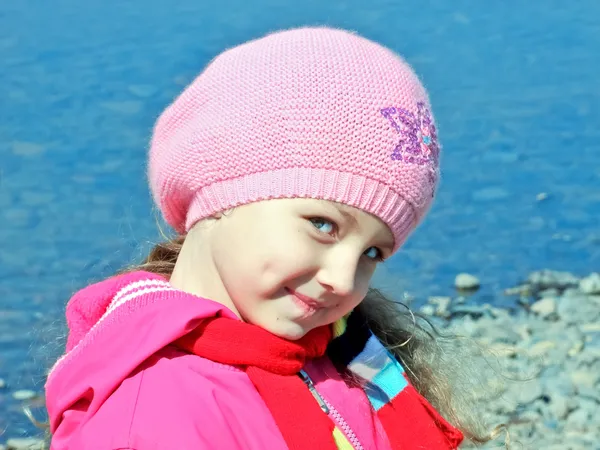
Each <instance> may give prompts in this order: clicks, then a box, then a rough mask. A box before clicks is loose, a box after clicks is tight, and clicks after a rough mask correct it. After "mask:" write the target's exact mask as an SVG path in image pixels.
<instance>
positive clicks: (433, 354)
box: [123, 235, 510, 448]
mask: <svg viewBox="0 0 600 450" xmlns="http://www.w3.org/2000/svg"><path fill="white" fill-rule="evenodd" d="M184 241H185V236H184V235H180V236H177V237H175V238H173V239H168V240H166V241H165V242H162V243H159V244H158V245H156V246H155V247H154V248H153V249H152V250H151V251H150V254H149V255H148V257H147V258H146V259H145V261H144V262H143V263H142V264H139V265H137V266H133V267H129V268H127V269H125V270H124V271H123V272H130V271H135V270H145V271H148V272H152V273H156V274H160V275H162V276H164V277H165V278H167V279H169V278H170V276H171V274H172V273H173V269H174V267H175V263H176V262H177V258H178V257H179V253H180V251H181V248H182V246H183V243H184ZM359 309H360V312H361V314H362V315H363V316H364V317H365V318H366V320H367V322H368V323H369V326H370V327H371V329H372V331H373V333H374V334H375V335H376V336H377V337H378V338H379V339H380V340H381V341H382V342H383V344H384V345H385V346H386V347H387V348H388V349H389V350H390V351H391V352H393V354H394V355H395V356H396V358H398V360H399V361H400V362H401V363H402V365H403V367H404V368H405V370H406V373H407V376H408V377H409V379H410V382H411V383H412V384H413V386H414V387H415V388H416V389H417V391H419V392H420V393H421V395H423V396H424V397H425V398H426V399H427V400H428V401H429V402H430V403H431V404H432V405H433V406H434V407H435V408H436V409H437V410H438V411H439V412H440V414H442V416H444V417H445V418H446V419H447V420H448V421H449V422H450V423H452V424H453V425H454V426H455V427H457V428H458V429H460V430H461V431H462V432H463V433H464V435H465V438H466V439H467V440H469V441H470V442H471V443H473V444H476V445H477V444H483V443H485V442H489V441H491V440H493V439H496V438H497V437H498V436H499V435H500V434H502V433H503V432H504V433H505V436H506V437H505V446H506V448H508V447H509V441H510V438H509V434H508V430H507V427H506V425H505V424H500V425H497V426H496V427H494V428H491V429H490V427H488V426H487V424H485V423H484V421H483V419H482V417H481V414H480V413H479V411H477V409H476V408H475V407H474V405H475V403H476V402H477V400H478V398H477V396H476V394H475V391H476V390H477V389H476V388H478V387H479V391H481V386H482V385H483V384H484V383H483V380H482V377H483V376H484V375H483V374H482V372H481V370H480V369H481V367H475V365H474V363H475V362H476V361H477V360H478V359H479V362H481V360H482V358H476V356H481V357H483V354H482V353H481V350H482V349H481V348H480V347H479V346H477V345H476V344H475V343H474V342H472V341H471V340H470V338H466V337H463V336H459V335H457V334H450V333H447V332H444V331H442V330H440V329H439V328H438V327H436V326H435V325H434V324H433V323H432V322H431V321H430V320H429V319H428V318H427V317H425V316H424V315H422V314H419V313H417V312H413V311H412V310H411V309H410V308H409V307H408V306H407V305H405V304H403V303H400V302H396V301H393V300H391V299H389V298H387V297H386V296H385V295H384V294H383V293H382V292H381V291H380V290H378V289H374V288H370V289H369V291H368V293H367V295H366V297H365V299H364V300H363V302H362V303H361V304H360V306H359ZM474 351H475V354H474ZM483 359H485V358H483Z"/></svg>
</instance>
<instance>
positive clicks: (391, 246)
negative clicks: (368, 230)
mask: <svg viewBox="0 0 600 450" xmlns="http://www.w3.org/2000/svg"><path fill="white" fill-rule="evenodd" d="M324 204H325V205H326V206H327V207H329V208H335V209H336V210H337V211H338V212H339V213H340V214H341V215H342V216H343V217H344V218H345V219H346V220H347V221H348V222H349V223H350V226H351V227H353V228H354V229H356V230H359V229H360V227H359V225H358V220H356V216H355V215H354V214H352V213H351V212H349V211H346V210H344V209H342V208H341V207H340V206H339V205H338V204H336V203H335V202H333V203H324ZM382 246H383V247H386V248H388V249H389V250H390V251H392V250H393V249H394V241H393V240H391V241H390V240H389V239H385V240H384V241H383V242H382Z"/></svg>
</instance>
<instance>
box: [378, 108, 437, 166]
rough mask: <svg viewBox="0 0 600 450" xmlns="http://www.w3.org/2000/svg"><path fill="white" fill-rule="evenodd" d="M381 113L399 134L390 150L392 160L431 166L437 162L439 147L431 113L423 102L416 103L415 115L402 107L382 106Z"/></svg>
mask: <svg viewBox="0 0 600 450" xmlns="http://www.w3.org/2000/svg"><path fill="white" fill-rule="evenodd" d="M381 114H383V116H384V117H385V118H386V119H388V120H389V121H390V123H391V125H392V127H394V129H395V130H396V131H397V132H398V134H399V135H400V140H399V141H398V144H397V145H396V147H395V148H394V150H393V152H392V155H391V156H392V159H393V160H394V161H404V162H406V163H408V164H418V165H420V166H431V167H432V168H433V169H434V170H435V169H436V168H437V166H438V164H439V154H440V147H439V144H438V139H437V131H436V129H435V125H434V124H433V119H432V117H431V113H430V112H429V110H428V109H427V107H426V106H425V103H423V102H419V103H417V115H416V117H415V115H414V114H413V113H412V112H410V111H408V110H407V109H404V108H395V107H393V106H391V107H389V108H383V109H382V110H381Z"/></svg>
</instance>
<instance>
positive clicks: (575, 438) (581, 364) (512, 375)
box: [422, 270, 600, 450]
mask: <svg viewBox="0 0 600 450" xmlns="http://www.w3.org/2000/svg"><path fill="white" fill-rule="evenodd" d="M456 281H457V283H456V284H457V288H459V289H465V288H469V289H475V288H477V287H478V283H477V280H476V278H474V277H470V276H466V274H464V275H459V276H458V277H457V279H456ZM504 294H505V295H511V296H516V300H517V301H516V302H515V305H516V306H515V308H514V309H513V310H512V311H508V310H506V309H499V308H495V307H493V306H491V305H486V304H484V305H477V306H468V305H466V303H468V302H466V301H465V300H466V297H464V296H459V297H457V298H450V297H438V298H431V299H429V302H428V304H427V305H425V306H423V308H422V312H424V313H427V314H431V315H434V316H436V317H438V318H439V319H440V322H441V323H442V325H445V326H447V327H451V329H452V330H454V331H455V332H456V333H460V334H463V335H466V336H468V337H471V338H473V339H474V340H475V341H476V342H477V343H479V344H481V346H482V348H485V349H487V350H489V352H490V354H491V355H493V356H494V358H495V362H497V363H498V364H497V368H498V369H500V371H499V373H501V374H502V375H503V376H504V378H502V379H501V381H502V383H501V384H500V385H498V379H494V380H490V383H493V384H494V385H493V386H492V385H490V386H488V387H489V389H488V390H486V389H483V392H482V395H481V401H480V405H479V406H480V407H481V408H482V410H483V411H484V412H485V416H486V419H487V420H488V422H489V423H490V424H492V425H495V424H500V423H504V424H507V425H508V431H509V433H510V440H511V448H523V449H535V450H538V449H540V450H542V449H543V450H558V449H560V450H597V449H600V420H599V419H598V416H599V413H600V275H599V274H597V273H593V274H591V275H589V276H587V277H584V278H578V277H576V276H574V275H572V274H571V273H568V272H554V271H548V270H544V271H539V272H534V273H531V274H530V275H529V277H528V278H527V280H526V281H525V282H524V283H523V284H522V285H520V286H517V287H514V288H511V289H507V290H506V291H505V292H504ZM492 391H495V392H496V395H494V396H493V397H491V396H490V395H486V394H489V393H491V392H492ZM502 447H504V439H503V438H502V437H499V438H497V439H496V440H494V441H493V442H490V443H488V444H486V445H484V446H482V447H479V448H502ZM464 448H474V446H471V447H470V446H468V445H465V446H464Z"/></svg>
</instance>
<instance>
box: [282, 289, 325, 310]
mask: <svg viewBox="0 0 600 450" xmlns="http://www.w3.org/2000/svg"><path fill="white" fill-rule="evenodd" d="M285 290H286V291H287V292H288V293H289V294H291V295H292V297H294V300H295V301H296V304H297V305H299V306H300V307H301V308H302V309H304V311H305V312H306V313H307V314H310V313H314V312H315V311H318V310H319V309H322V308H323V305H321V304H320V303H319V302H318V301H316V300H315V299H314V298H311V297H307V296H306V295H302V294H300V293H299V292H296V291H294V290H292V289H290V288H285Z"/></svg>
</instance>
